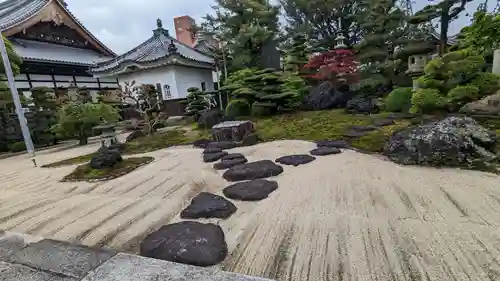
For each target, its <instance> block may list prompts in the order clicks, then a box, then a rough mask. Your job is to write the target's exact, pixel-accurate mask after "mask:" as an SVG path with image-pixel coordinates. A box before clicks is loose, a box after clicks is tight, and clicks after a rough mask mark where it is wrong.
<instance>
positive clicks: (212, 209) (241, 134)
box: [141, 121, 346, 266]
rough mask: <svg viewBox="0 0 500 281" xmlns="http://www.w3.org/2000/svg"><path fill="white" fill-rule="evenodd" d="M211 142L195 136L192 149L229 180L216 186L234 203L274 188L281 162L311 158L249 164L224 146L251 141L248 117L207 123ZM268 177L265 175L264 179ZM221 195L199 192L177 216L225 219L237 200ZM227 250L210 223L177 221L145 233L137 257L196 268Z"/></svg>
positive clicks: (324, 145)
mask: <svg viewBox="0 0 500 281" xmlns="http://www.w3.org/2000/svg"><path fill="white" fill-rule="evenodd" d="M212 132H213V139H214V140H201V141H197V142H196V143H194V146H195V147H198V148H203V149H204V150H203V152H202V153H201V155H202V156H201V157H202V159H203V161H204V162H205V163H207V164H211V163H213V162H217V161H218V162H217V163H215V164H212V165H213V168H214V169H215V170H220V171H223V172H222V175H221V176H222V177H223V178H224V179H225V180H226V181H227V182H229V183H232V184H229V185H228V186H226V187H224V188H222V190H221V191H222V194H223V195H224V196H225V197H226V198H228V199H232V200H235V201H252V202H255V201H260V200H264V199H266V198H268V197H269V196H270V195H271V194H272V193H273V192H274V191H276V190H277V189H278V188H279V184H278V182H277V181H274V180H272V178H273V177H276V176H279V175H280V174H282V173H284V172H285V170H284V169H283V167H282V166H280V165H279V164H283V165H290V166H295V167H296V166H299V165H305V164H308V163H310V162H312V161H314V160H315V159H316V158H315V157H314V156H311V155H308V154H300V155H286V156H283V157H280V158H278V159H276V160H275V162H276V163H279V164H276V163H275V162H273V161H272V160H260V161H253V162H249V160H248V159H247V158H246V157H245V155H243V154H241V153H229V152H228V151H226V150H228V149H232V148H235V147H241V146H248V145H249V144H248V142H245V140H248V139H249V138H252V141H251V142H250V143H251V145H253V144H256V141H254V140H257V138H256V137H255V136H256V135H255V132H254V125H253V124H252V122H251V121H236V122H235V121H233V122H223V123H220V124H218V125H216V126H214V127H213V129H212ZM339 147H342V148H344V147H346V146H345V144H344V143H342V142H339V141H324V142H320V143H318V148H317V149H314V150H312V151H311V154H314V155H318V156H322V155H331V154H338V153H341V150H340V149H339ZM270 178H271V179H270ZM226 198H224V197H223V196H219V195H216V194H212V193H208V192H201V193H199V194H198V195H196V196H195V197H194V198H193V199H192V201H191V204H190V205H189V206H187V207H186V208H185V209H184V210H183V211H182V212H181V214H180V217H181V218H182V219H189V220H196V219H201V218H203V219H227V218H229V217H230V216H231V215H233V214H234V213H235V212H237V211H238V210H237V203H236V205H235V203H232V202H231V201H229V200H227V199H226ZM227 254H228V249H227V244H226V242H225V236H224V231H223V230H222V228H221V227H220V226H219V225H217V224H213V223H202V222H196V221H183V222H180V223H175V224H171V225H166V226H163V227H162V228H161V229H160V230H158V231H156V232H154V233H152V234H150V235H149V236H148V237H146V239H144V240H143V241H142V243H141V255H143V256H146V257H152V258H157V259H163V260H167V261H173V262H180V263H186V264H191V265H198V266H212V265H216V264H218V263H220V262H222V261H223V260H224V259H225V258H226V256H227Z"/></svg>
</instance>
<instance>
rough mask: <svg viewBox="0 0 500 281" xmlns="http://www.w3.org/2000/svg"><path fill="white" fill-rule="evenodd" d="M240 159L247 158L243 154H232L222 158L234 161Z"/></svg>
mask: <svg viewBox="0 0 500 281" xmlns="http://www.w3.org/2000/svg"><path fill="white" fill-rule="evenodd" d="M238 158H245V155H243V154H241V153H230V154H228V155H226V156H224V157H222V160H223V161H224V160H234V159H238Z"/></svg>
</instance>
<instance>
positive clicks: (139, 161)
mask: <svg viewBox="0 0 500 281" xmlns="http://www.w3.org/2000/svg"><path fill="white" fill-rule="evenodd" d="M153 160H154V158H153V157H137V158H127V159H123V161H121V162H119V163H117V164H116V165H115V166H114V167H113V168H108V169H102V170H96V169H92V168H91V167H90V164H85V165H81V166H78V167H77V168H76V169H75V170H74V171H73V172H72V173H71V174H69V175H67V176H65V177H64V178H63V179H62V181H63V182H74V181H105V180H111V179H116V178H118V177H121V176H123V175H126V174H128V173H131V172H132V171H134V170H136V169H137V168H139V167H141V166H144V165H146V164H148V163H151V162H152V161H153Z"/></svg>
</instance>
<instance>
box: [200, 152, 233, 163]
mask: <svg viewBox="0 0 500 281" xmlns="http://www.w3.org/2000/svg"><path fill="white" fill-rule="evenodd" d="M227 154H228V153H227V152H226V151H222V152H216V153H209V154H203V161H204V162H205V163H211V162H215V161H219V160H220V159H221V158H222V157H224V156H226V155H227Z"/></svg>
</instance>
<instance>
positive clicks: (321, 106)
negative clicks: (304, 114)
mask: <svg viewBox="0 0 500 281" xmlns="http://www.w3.org/2000/svg"><path fill="white" fill-rule="evenodd" d="M351 98H352V94H351V93H349V92H341V91H336V90H335V88H334V87H333V84H332V83H331V82H323V83H322V84H320V85H318V86H315V87H313V88H312V89H311V90H310V92H309V94H308V95H307V96H306V97H305V100H304V105H305V107H306V109H310V110H325V109H332V108H342V107H345V106H346V104H347V102H348V101H349V99H351Z"/></svg>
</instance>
